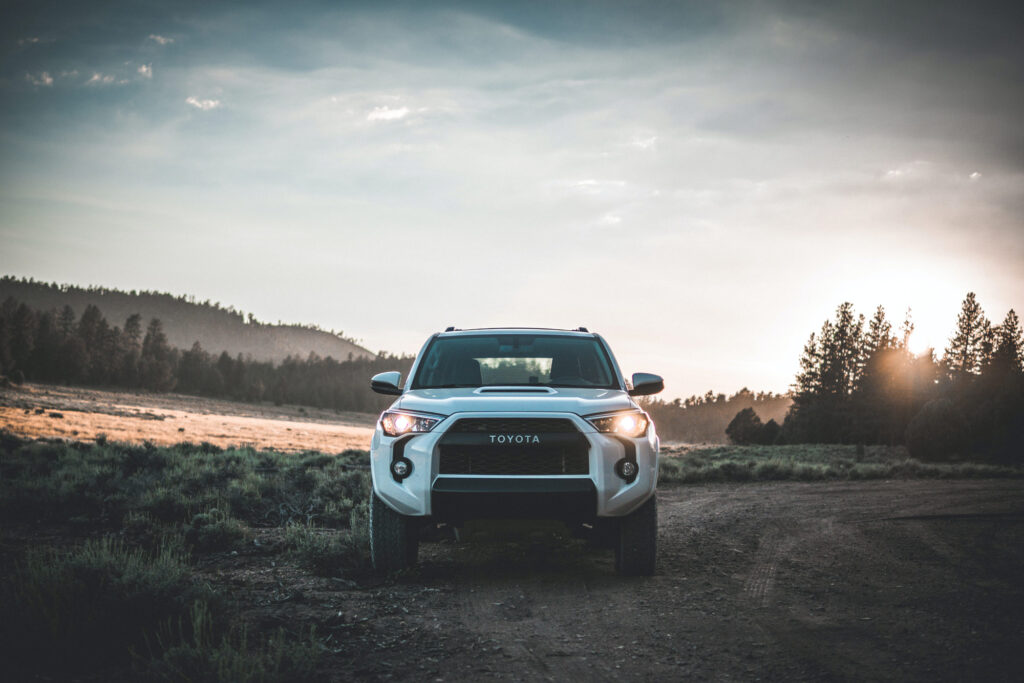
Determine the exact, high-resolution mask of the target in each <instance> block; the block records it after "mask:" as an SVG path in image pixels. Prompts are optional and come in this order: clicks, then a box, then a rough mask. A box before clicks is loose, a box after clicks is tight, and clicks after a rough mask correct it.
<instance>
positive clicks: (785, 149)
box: [0, 2, 1024, 398]
mask: <svg viewBox="0 0 1024 683" xmlns="http://www.w3.org/2000/svg"><path fill="white" fill-rule="evenodd" d="M4 14H5V19H6V20H5V21H4V22H3V27H2V28H0V45H2V47H0V49H2V54H3V61H2V67H0V89H2V93H3V95H2V102H0V126H2V129H0V159H2V162H0V164H2V165H0V179H2V183H0V241H2V245H3V248H2V249H0V272H3V273H5V274H11V275H15V276H19V277H22V276H23V277H32V278H35V279H37V280H43V281H52V282H60V283H70V284H75V285H80V286H89V285H98V286H105V287H111V288H119V289H125V290H131V289H136V290H143V289H145V290H156V291H166V292H170V293H172V294H175V295H178V294H192V295H195V297H196V298H197V299H199V300H204V299H211V300H214V301H219V302H221V303H222V304H224V305H232V306H234V307H235V308H238V309H241V310H244V311H247V312H251V313H253V314H254V315H255V316H256V317H257V318H259V319H261V320H264V321H270V322H274V321H281V322H284V323H308V324H316V325H319V326H320V327H322V328H325V329H332V328H333V329H338V330H344V332H345V333H346V335H348V336H351V337H354V338H355V339H358V340H361V342H362V343H363V344H364V345H365V346H367V347H369V348H370V349H372V350H374V351H379V350H387V351H389V352H392V353H415V352H417V351H418V349H419V346H420V344H421V343H422V341H423V340H424V339H425V338H426V337H427V336H428V335H429V334H430V333H432V332H434V331H437V330H439V329H443V328H444V327H446V326H448V325H455V326H458V327H480V326H488V325H503V326H507V325H525V326H549V327H576V326H579V325H584V326H587V327H588V328H589V329H591V330H592V331H597V332H600V333H601V334H603V335H604V336H605V337H606V338H607V339H608V340H609V342H610V343H611V345H612V347H613V349H614V350H615V351H616V353H617V355H618V356H619V360H620V362H621V364H622V365H623V370H624V371H626V372H627V373H629V372H634V371H650V372H658V373H660V374H663V375H664V376H665V378H666V384H667V389H666V392H665V396H666V397H667V398H672V397H676V396H679V397H685V396H689V395H691V394H703V393H704V392H705V391H707V390H715V391H716V392H722V393H733V392H735V391H736V390H738V389H740V388H741V387H743V386H746V387H749V388H750V389H752V390H754V391H761V390H764V391H774V392H783V391H786V389H787V388H788V386H789V385H790V384H791V383H792V381H793V376H794V374H795V372H796V370H797V360H798V357H799V353H800V350H801V348H802V346H803V343H804V341H805V340H806V338H807V335H808V334H809V333H810V332H812V331H814V330H817V329H818V328H819V327H820V325H821V323H822V321H823V320H825V319H826V318H830V317H832V315H833V312H834V310H835V308H836V306H837V305H838V304H840V303H841V302H843V301H851V302H853V303H854V305H855V307H856V308H857V310H858V312H860V313H863V314H865V316H867V317H870V315H871V314H872V312H873V310H874V307H875V306H876V305H878V304H883V305H885V307H886V309H887V312H888V314H889V317H890V319H891V321H892V322H893V324H894V325H898V324H899V322H900V321H902V319H903V314H904V312H905V310H906V308H907V307H911V308H912V309H913V318H914V322H915V324H916V332H915V338H914V340H913V342H912V346H913V347H914V348H916V349H921V348H924V347H926V346H933V347H936V348H937V349H938V350H939V351H941V349H942V348H943V347H944V346H945V345H946V343H947V340H948V338H949V337H950V336H951V335H952V333H953V330H954V326H955V323H956V316H957V312H958V310H959V306H960V302H961V301H962V300H963V298H964V295H965V294H966V293H967V292H968V291H974V292H976V293H977V296H978V300H979V301H980V303H981V304H982V306H983V307H984V309H985V312H986V314H987V315H988V317H989V318H990V319H991V320H992V322H993V324H997V323H999V322H1000V321H1001V320H1002V318H1003V316H1004V315H1005V314H1006V312H1007V310H1008V309H1010V308H1016V309H1017V310H1018V312H1020V311H1021V308H1022V307H1024V298H1022V297H1021V293H1022V292H1024V267H1022V266H1024V219H1022V212H1021V209H1022V208H1024V131H1022V130H1021V127H1020V124H1019V120H1020V117H1021V113H1022V110H1024V107H1022V105H1024V78H1022V76H1024V47H1022V44H1021V42H1020V41H1019V40H1018V36H1017V33H1019V26H1020V25H1021V24H1020V19H1021V18H1024V16H1022V10H1021V9H1020V8H1019V7H1018V6H1016V5H1011V4H1008V3H1007V4H1002V3H988V4H985V3H982V4H972V5H970V6H969V7H966V8H965V7H962V6H961V5H959V4H956V3H934V2H929V3H924V2H921V3H900V4H899V5H898V6H891V5H889V4H886V3H860V4H858V5H857V9H850V8H848V7H845V6H844V5H842V6H836V7H822V6H820V5H819V4H817V3H801V2H750V3H745V2H740V3H733V4H729V5H728V6H726V7H721V6H709V5H706V4H704V3H676V4H663V3H644V2H640V3H635V4H631V5H629V6H620V4H619V3H611V2H608V3H586V4H569V3H558V4H554V5H550V4H533V3H486V2H485V3H458V2H448V3H436V4H431V5H430V6H429V7H427V6H421V5H419V4H416V3H398V4H389V3H341V4H333V3H323V4H317V3H312V4H298V5H294V6H289V8H288V9H279V8H276V7H274V6H273V5H271V4H265V5H264V4H260V3H257V4H251V3H239V4H223V5H217V6H210V7H208V6H206V5H203V4H194V5H193V4H178V5H174V6H164V5H161V4H159V3H154V4H152V5H146V4H143V5H136V4H123V5H121V4H116V3H115V4H112V5H109V6H106V7H105V8H103V9H101V10H97V9H94V8H88V7H84V6H83V7H79V6H76V5H72V6H69V7H66V8H63V9H60V10H51V9H39V8H37V7H36V6H35V5H34V4H32V3H23V4H11V5H8V6H7V7H6V8H5V10H4Z"/></svg>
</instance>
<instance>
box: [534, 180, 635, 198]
mask: <svg viewBox="0 0 1024 683" xmlns="http://www.w3.org/2000/svg"><path fill="white" fill-rule="evenodd" d="M551 186H552V187H554V188H557V189H561V190H563V191H565V192H566V193H568V194H581V195H587V196H597V195H603V194H609V193H612V192H621V191H622V190H623V189H625V187H626V181H625V180H595V179H593V178H585V179H583V180H568V181H560V182H556V183H551Z"/></svg>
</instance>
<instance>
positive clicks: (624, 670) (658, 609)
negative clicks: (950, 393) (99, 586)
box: [202, 480, 1024, 681]
mask: <svg viewBox="0 0 1024 683" xmlns="http://www.w3.org/2000/svg"><path fill="white" fill-rule="evenodd" d="M658 499H659V507H660V510H659V512H660V520H659V528H660V532H659V544H660V557H659V567H658V572H657V574H656V575H655V576H654V577H651V578H640V579H621V578H617V577H616V576H615V575H614V573H613V566H612V556H611V553H610V552H608V551H603V550H597V549H593V548H591V547H590V546H589V545H588V544H587V542H586V541H583V540H575V539H569V538H567V537H566V536H565V534H564V533H561V532H560V531H558V530H557V529H555V528H554V527H545V526H533V527H527V526H523V525H517V526H510V525H507V524H506V525H491V526H478V527H477V528H476V529H475V531H474V533H473V534H472V537H471V539H470V540H468V541H463V542H455V541H454V540H442V541H439V542H431V543H424V544H422V545H421V553H420V563H419V565H418V566H417V567H416V568H414V569H412V570H410V571H408V572H407V573H405V574H403V575H400V576H398V577H392V578H391V579H369V580H367V579H363V580H360V581H357V582H350V581H346V580H343V579H317V578H314V577H311V576H309V575H308V574H307V573H304V572H302V571H301V570H299V569H296V568H294V567H290V566H289V565H287V564H284V565H275V563H272V562H270V561H268V559H269V558H268V557H267V554H268V553H272V552H273V551H272V547H273V541H272V539H271V538H269V537H265V538H264V545H263V547H262V549H257V548H254V549H253V550H252V551H251V552H248V551H247V552H244V553H242V554H241V555H239V556H235V557H230V558H227V557H226V558H222V559H221V560H216V559H214V560H212V561H211V562H210V564H209V565H208V566H206V567H205V568H204V569H203V570H202V571H203V572H204V573H205V575H206V576H207V577H208V578H209V579H210V580H211V581H212V582H213V583H215V584H221V585H228V586H230V587H231V591H232V592H233V594H234V597H235V598H237V599H240V600H241V601H242V602H243V603H244V604H247V605H249V606H250V607H249V611H248V613H247V615H246V620H247V621H250V620H251V621H252V622H253V623H258V624H262V625H264V626H267V627H276V626H277V625H282V624H284V625H288V626H292V627H295V626H299V625H306V624H310V623H312V624H316V625H317V628H318V631H319V632H320V633H321V634H329V635H330V640H329V644H330V646H331V647H332V648H333V649H334V654H333V655H332V656H331V657H330V658H329V666H330V667H331V670H332V674H333V676H334V677H336V678H337V679H339V680H350V679H369V680H409V681H411V680H446V681H462V680H480V679H487V680H490V679H493V680H522V681H534V680H536V681H546V680H550V681H563V680H590V681H605V680H607V681H616V680H630V681H632V680H649V681H664V680H683V679H695V680H722V681H729V680H772V681H791V680H858V681H859V680H921V681H924V680H927V681H934V680H977V681H991V680H1019V676H1020V672H1021V671H1024V585H1022V579H1024V484H1022V482H1020V481H1014V480H982V481H977V480H975V481H885V482H858V483H828V484H825V483H818V484H804V483H768V484H743V485H731V484H716V485H703V486H688V487H674V488H670V489H666V490H661V491H659V494H658ZM267 533H268V534H269V533H270V532H267ZM272 565H274V566H272Z"/></svg>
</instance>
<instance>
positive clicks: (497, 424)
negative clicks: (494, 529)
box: [438, 418, 590, 475]
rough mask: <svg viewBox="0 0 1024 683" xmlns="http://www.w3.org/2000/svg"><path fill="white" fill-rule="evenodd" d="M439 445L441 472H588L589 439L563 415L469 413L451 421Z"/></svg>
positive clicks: (522, 473) (546, 473)
mask: <svg viewBox="0 0 1024 683" xmlns="http://www.w3.org/2000/svg"><path fill="white" fill-rule="evenodd" d="M492 436H494V437H495V438H493V439H492V438H491V437H492ZM519 436H522V437H524V438H522V439H517V437H519ZM530 437H535V438H530ZM502 441H504V442H502ZM438 449H439V456H440V457H439V473H440V474H478V475H524V474H541V475H561V474H589V473H590V456H589V443H588V442H587V440H586V438H584V436H583V435H582V434H580V432H579V431H578V430H577V429H576V426H575V425H574V424H573V423H572V421H571V420H565V419H556V418H467V419H464V420H459V421H458V422H456V423H455V424H454V425H452V427H451V429H449V430H448V431H447V432H446V433H445V435H444V436H443V437H442V438H441V440H440V442H439V444H438Z"/></svg>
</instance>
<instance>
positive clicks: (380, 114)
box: [366, 106, 409, 121]
mask: <svg viewBox="0 0 1024 683" xmlns="http://www.w3.org/2000/svg"><path fill="white" fill-rule="evenodd" d="M408 115H409V107H395V108H391V107H387V106H385V107H374V108H373V111H371V112H370V113H369V114H367V115H366V120H367V121H397V120H399V119H404V118H405V117H406V116H408Z"/></svg>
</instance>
